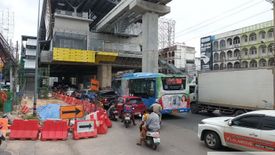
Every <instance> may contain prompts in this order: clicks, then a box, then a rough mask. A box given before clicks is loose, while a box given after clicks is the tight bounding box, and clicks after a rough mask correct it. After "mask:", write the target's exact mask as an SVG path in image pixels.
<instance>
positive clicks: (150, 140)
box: [145, 131, 160, 150]
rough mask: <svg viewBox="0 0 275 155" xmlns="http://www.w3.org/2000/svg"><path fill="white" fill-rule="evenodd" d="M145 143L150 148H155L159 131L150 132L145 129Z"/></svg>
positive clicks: (158, 142) (158, 141) (157, 144)
mask: <svg viewBox="0 0 275 155" xmlns="http://www.w3.org/2000/svg"><path fill="white" fill-rule="evenodd" d="M145 144H146V145H147V146H148V147H150V148H152V149H153V150H156V149H157V147H158V146H159V144H160V133H159V131H156V132H151V131H147V132H146V138H145Z"/></svg>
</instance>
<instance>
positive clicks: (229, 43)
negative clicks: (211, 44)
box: [227, 38, 232, 46]
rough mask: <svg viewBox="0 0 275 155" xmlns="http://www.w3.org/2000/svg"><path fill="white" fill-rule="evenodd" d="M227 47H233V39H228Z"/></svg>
mask: <svg viewBox="0 0 275 155" xmlns="http://www.w3.org/2000/svg"><path fill="white" fill-rule="evenodd" d="M227 45H228V46H231V45H232V39H231V38H228V39H227Z"/></svg>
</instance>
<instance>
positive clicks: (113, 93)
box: [99, 91, 116, 97]
mask: <svg viewBox="0 0 275 155" xmlns="http://www.w3.org/2000/svg"><path fill="white" fill-rule="evenodd" d="M114 95H116V93H115V92H114V91H109V92H100V93H99V96H101V97H103V96H114Z"/></svg>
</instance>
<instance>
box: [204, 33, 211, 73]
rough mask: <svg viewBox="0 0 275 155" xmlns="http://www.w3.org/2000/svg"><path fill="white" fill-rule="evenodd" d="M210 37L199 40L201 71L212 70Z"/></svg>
mask: <svg viewBox="0 0 275 155" xmlns="http://www.w3.org/2000/svg"><path fill="white" fill-rule="evenodd" d="M212 40H213V37H212V36H207V37H203V38H201V70H212V64H213V61H212Z"/></svg>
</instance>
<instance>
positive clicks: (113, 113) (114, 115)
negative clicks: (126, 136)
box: [109, 108, 119, 121]
mask: <svg viewBox="0 0 275 155" xmlns="http://www.w3.org/2000/svg"><path fill="white" fill-rule="evenodd" d="M109 118H110V119H111V120H112V121H117V120H118V118H119V114H118V111H117V110H116V109H115V108H114V109H113V110H111V111H110V114H109Z"/></svg>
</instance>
